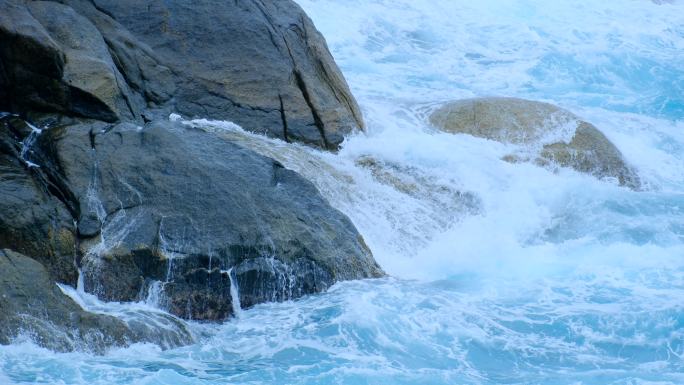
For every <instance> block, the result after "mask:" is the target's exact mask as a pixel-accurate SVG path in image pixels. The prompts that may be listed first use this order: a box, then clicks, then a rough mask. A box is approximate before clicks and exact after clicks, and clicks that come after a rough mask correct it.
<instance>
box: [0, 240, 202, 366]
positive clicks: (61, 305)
mask: <svg viewBox="0 0 684 385" xmlns="http://www.w3.org/2000/svg"><path fill="white" fill-rule="evenodd" d="M0 293H1V294H0V344H5V345H6V344H9V343H11V342H12V341H14V340H16V339H17V338H21V337H28V338H30V339H31V340H33V341H34V342H35V343H37V344H39V345H40V346H43V347H46V348H49V349H52V350H57V351H72V350H76V349H78V350H87V351H92V352H95V353H103V352H104V351H105V350H106V349H107V348H110V347H121V346H127V345H129V344H131V343H136V342H153V343H158V344H160V345H161V346H162V347H165V348H171V347H177V346H181V345H185V344H189V343H191V342H192V336H191V334H190V333H189V332H188V330H187V329H186V327H185V325H184V324H183V323H182V322H181V321H179V320H176V319H174V318H173V317H171V316H164V315H157V316H156V319H155V321H156V322H154V323H152V322H149V323H146V322H144V321H143V320H140V319H137V320H129V321H124V320H121V319H119V318H116V317H112V316H109V315H105V314H99V313H90V312H87V311H85V310H84V309H83V308H81V306H79V305H78V304H77V303H76V302H75V301H74V300H72V299H71V298H70V297H68V296H67V295H65V294H64V293H63V292H62V291H61V290H60V289H59V288H58V287H57V285H56V284H55V283H54V281H53V280H52V279H51V278H50V276H49V275H48V273H47V271H46V270H45V268H44V267H43V266H42V265H41V264H40V263H38V262H37V261H35V260H33V259H31V258H29V257H26V256H24V255H22V254H19V253H15V252H13V251H11V250H8V249H2V250H0Z"/></svg>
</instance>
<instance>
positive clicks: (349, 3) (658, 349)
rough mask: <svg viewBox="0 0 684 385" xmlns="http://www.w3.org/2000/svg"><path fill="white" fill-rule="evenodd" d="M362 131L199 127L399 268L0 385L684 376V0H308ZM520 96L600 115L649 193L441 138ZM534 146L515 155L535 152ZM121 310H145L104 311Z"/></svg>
mask: <svg viewBox="0 0 684 385" xmlns="http://www.w3.org/2000/svg"><path fill="white" fill-rule="evenodd" d="M298 3H299V4H300V5H301V6H302V7H303V8H304V9H305V10H306V11H307V13H308V14H309V15H310V16H311V18H312V19H313V20H314V22H315V23H316V25H317V26H318V28H319V29H320V30H321V31H322V32H323V34H324V35H325V37H326V38H327V40H328V43H329V46H330V48H331V51H332V53H333V55H334V56H335V58H336V60H337V61H338V64H339V65H340V67H341V68H342V71H343V72H344V74H345V76H346V77H347V80H348V82H349V84H350V86H351V89H352V91H353V93H354V94H355V96H356V98H357V99H358V101H359V103H360V105H361V107H362V109H363V111H364V115H365V119H366V122H367V125H368V129H367V133H366V134H358V135H355V136H352V137H350V138H348V139H347V140H346V142H345V144H344V148H343V149H342V150H341V151H340V152H339V153H338V154H330V153H322V152H319V151H316V150H312V149H309V148H305V147H303V146H298V145H293V144H287V143H284V142H281V141H278V140H272V139H266V138H263V137H260V136H258V135H254V134H249V133H245V132H243V131H242V130H241V129H239V127H236V126H235V125H233V124H230V123H229V122H215V121H207V120H194V121H186V124H191V125H195V126H199V127H202V128H204V129H207V130H210V131H215V132H216V133H217V134H218V135H225V136H229V137H231V138H233V139H234V140H236V141H240V142H241V143H243V144H244V145H245V146H248V147H250V148H253V149H255V150H257V151H259V152H261V153H264V154H267V155H270V156H272V157H274V158H277V159H278V160H280V161H281V162H283V163H284V164H285V165H286V166H287V167H289V168H292V169H294V170H296V171H298V172H300V173H301V174H302V175H304V176H305V177H307V178H308V179H310V180H312V181H313V182H314V183H315V184H316V185H317V186H318V188H319V189H320V190H321V192H322V193H323V195H324V196H325V197H326V198H327V199H328V200H329V201H330V202H331V204H332V205H333V206H335V207H337V208H338V209H340V210H341V211H343V212H344V213H346V214H347V215H348V216H349V217H350V218H351V219H352V221H353V222H354V223H355V225H356V226H357V228H358V229H359V231H360V232H361V234H362V235H363V236H364V238H365V240H366V241H367V243H368V245H369V246H370V248H371V249H372V251H373V253H374V255H375V257H376V259H377V260H378V262H379V263H380V264H381V265H382V266H383V268H384V269H385V271H387V272H388V273H389V274H390V276H391V277H389V278H386V279H380V280H369V281H359V282H346V283H342V284H338V285H336V286H334V287H333V288H332V289H331V290H330V291H329V292H328V293H325V294H321V295H316V296H309V297H306V298H303V299H301V300H297V301H292V302H286V303H276V304H264V305H259V306H257V307H255V308H253V309H250V310H247V311H244V312H242V313H241V314H240V317H239V318H238V319H235V320H232V321H229V322H227V323H225V324H223V325H220V326H216V325H215V326H208V325H199V324H193V325H191V328H192V329H193V332H194V333H195V334H196V336H197V338H198V343H197V344H194V345H192V346H188V347H184V348H179V349H173V350H167V351H162V350H161V349H159V348H157V347H155V346H152V345H144V344H141V345H134V346H132V347H130V348H126V349H118V350H112V351H110V352H108V353H107V354H106V355H104V356H96V355H91V354H88V353H79V352H76V353H53V352H50V351H47V350H44V349H41V348H39V347H36V346H35V345H34V344H32V343H30V342H22V341H17V342H16V343H15V344H13V345H11V346H3V347H0V383H2V384H4V383H8V384H11V383H46V384H233V383H245V384H271V383H273V384H684V3H682V2H681V1H677V0H675V1H672V2H665V1H659V2H653V1H649V0H603V1H600V2H597V1H580V0H562V1H560V0H559V1H554V2H550V1H542V0H479V1H477V2H472V1H465V0H429V1H428V0H344V1H341V0H298ZM473 96H516V97H524V98H529V99H535V100H542V101H546V102H551V103H554V104H557V105H560V106H562V107H564V108H567V109H569V110H571V111H572V112H574V113H575V114H577V115H579V116H581V117H582V118H584V119H586V120H588V121H589V122H591V123H593V124H594V125H596V126H597V127H598V128H599V129H601V130H602V131H603V132H604V133H605V134H606V136H607V137H608V138H609V139H610V140H611V141H613V143H615V144H616V146H617V147H618V148H619V149H620V150H621V151H622V153H623V155H624V157H625V158H626V160H627V161H628V162H629V163H630V164H631V165H632V166H634V167H635V168H636V169H637V170H638V173H639V175H640V178H641V180H642V182H643V183H644V189H643V190H642V191H632V190H629V189H626V188H623V187H619V186H618V185H617V184H616V183H615V182H614V181H610V180H597V179H595V178H593V177H591V176H588V175H584V174H580V173H577V172H575V171H572V170H569V169H556V170H553V169H547V168H541V167H537V166H535V165H533V164H526V163H517V164H512V163H507V162H504V161H502V160H501V158H502V156H504V155H506V154H509V153H511V152H512V151H520V150H521V149H519V148H514V146H512V145H504V144H500V143H496V142H492V141H488V140H484V139H478V138H474V137H470V136H467V135H451V134H445V133H439V132H437V131H435V130H434V129H433V128H432V127H430V126H429V124H428V123H427V116H428V114H429V113H430V111H431V110H433V109H434V108H435V107H437V106H439V105H440V103H444V102H445V101H448V100H453V99H458V98H466V97H473ZM523 150H524V149H523ZM87 299H88V301H90V302H91V303H90V305H89V306H95V307H96V308H97V309H98V310H101V311H102V310H103V308H104V309H106V308H109V309H110V311H111V312H112V313H123V312H130V311H135V309H136V308H135V306H137V307H142V308H145V306H148V305H144V304H137V305H135V306H133V307H131V308H129V309H126V307H125V306H123V307H122V305H114V304H102V303H96V304H93V303H92V302H96V301H95V300H94V299H93V298H90V297H88V298H87Z"/></svg>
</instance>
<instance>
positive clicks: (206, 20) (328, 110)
mask: <svg viewBox="0 0 684 385" xmlns="http://www.w3.org/2000/svg"><path fill="white" fill-rule="evenodd" d="M60 3H62V4H60ZM0 8H2V9H3V15H0V43H1V44H0V62H1V64H0V88H5V90H4V91H0V108H2V107H3V106H5V109H6V110H9V109H11V110H13V111H15V112H20V113H28V112H30V111H32V110H33V109H40V110H44V111H56V112H61V113H66V114H69V115H74V116H81V117H86V118H94V119H98V120H103V121H108V122H116V121H132V122H142V121H148V120H151V119H154V118H158V117H160V116H168V114H169V113H170V112H179V113H181V114H182V115H185V116H187V117H201V118H211V119H220V120H230V121H233V122H235V123H237V124H239V125H241V126H242V127H243V128H245V129H247V130H250V131H254V132H259V133H265V134H267V135H269V136H272V137H277V138H281V139H284V140H286V141H296V142H301V143H305V144H309V145H313V146H319V147H322V148H325V149H330V150H335V149H337V148H338V146H339V144H340V143H341V142H342V140H343V139H344V135H345V134H348V133H350V132H352V131H353V130H355V129H362V128H363V119H362V116H361V112H360V110H359V108H358V106H357V104H356V101H355V100H354V98H353V96H352V95H351V93H350V91H349V88H348V86H347V84H346V82H345V80H344V77H343V76H342V74H341V73H340V71H339V69H338V68H337V66H336V64H335V62H334V61H333V58H332V56H331V55H330V52H329V51H328V48H327V46H326V43H325V40H324V39H323V37H322V36H321V35H320V33H319V32H318V31H317V30H316V28H315V27H314V25H313V23H312V22H311V20H310V19H309V18H308V17H307V16H306V14H305V13H304V12H303V11H302V10H301V8H299V6H298V5H296V4H295V3H294V2H293V1H291V0H269V1H262V0H243V1H222V2H216V1H210V0H199V1H197V0H173V1H159V0H146V1H140V0H91V1H88V0H62V1H60V2H52V1H28V2H25V1H22V0H0ZM34 58H36V59H38V60H34ZM3 93H4V95H3Z"/></svg>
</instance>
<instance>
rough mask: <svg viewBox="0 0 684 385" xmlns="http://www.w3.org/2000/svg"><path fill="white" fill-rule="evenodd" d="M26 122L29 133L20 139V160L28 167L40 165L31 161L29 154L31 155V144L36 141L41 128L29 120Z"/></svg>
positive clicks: (41, 131)
mask: <svg viewBox="0 0 684 385" xmlns="http://www.w3.org/2000/svg"><path fill="white" fill-rule="evenodd" d="M26 124H27V125H28V126H29V127H31V133H30V134H29V135H28V136H27V137H26V138H24V140H22V141H21V160H23V161H24V163H26V165H27V166H28V167H37V168H38V167H40V166H39V165H38V164H36V163H34V162H32V161H31V156H32V155H33V149H32V147H33V145H34V144H35V143H36V139H38V136H40V134H41V133H43V130H42V129H40V128H38V127H36V126H34V125H32V124H31V123H29V122H26Z"/></svg>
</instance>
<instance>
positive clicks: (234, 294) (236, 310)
mask: <svg viewBox="0 0 684 385" xmlns="http://www.w3.org/2000/svg"><path fill="white" fill-rule="evenodd" d="M233 269H234V268H232V267H231V268H230V269H228V271H227V272H226V273H228V279H230V300H231V303H232V304H233V314H234V315H235V318H240V317H241V316H242V307H241V306H240V293H239V291H238V285H237V276H236V275H235V273H234V270H233Z"/></svg>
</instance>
